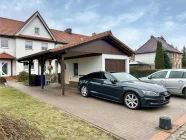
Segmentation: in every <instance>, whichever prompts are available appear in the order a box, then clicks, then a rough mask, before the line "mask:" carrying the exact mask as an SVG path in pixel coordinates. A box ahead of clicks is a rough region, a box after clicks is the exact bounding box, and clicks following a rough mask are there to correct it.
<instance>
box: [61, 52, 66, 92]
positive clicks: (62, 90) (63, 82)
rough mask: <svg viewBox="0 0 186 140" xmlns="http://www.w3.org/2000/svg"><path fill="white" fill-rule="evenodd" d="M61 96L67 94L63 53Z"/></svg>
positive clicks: (62, 56)
mask: <svg viewBox="0 0 186 140" xmlns="http://www.w3.org/2000/svg"><path fill="white" fill-rule="evenodd" d="M60 63H61V96H63V95H65V63H64V54H62V55H61V61H60Z"/></svg>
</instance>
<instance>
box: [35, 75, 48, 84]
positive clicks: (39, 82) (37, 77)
mask: <svg viewBox="0 0 186 140" xmlns="http://www.w3.org/2000/svg"><path fill="white" fill-rule="evenodd" d="M43 77H44V78H43V80H44V81H43V83H44V84H43V85H44V86H45V85H46V76H45V75H44V76H43ZM36 81H37V86H41V75H37V76H36Z"/></svg>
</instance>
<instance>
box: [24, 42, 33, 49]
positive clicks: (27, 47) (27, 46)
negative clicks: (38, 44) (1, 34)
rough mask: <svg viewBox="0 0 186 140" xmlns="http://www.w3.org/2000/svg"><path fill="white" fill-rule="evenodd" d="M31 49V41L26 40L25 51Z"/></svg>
mask: <svg viewBox="0 0 186 140" xmlns="http://www.w3.org/2000/svg"><path fill="white" fill-rule="evenodd" d="M29 43H30V44H29ZM32 49H33V41H30V40H26V41H25V50H32Z"/></svg>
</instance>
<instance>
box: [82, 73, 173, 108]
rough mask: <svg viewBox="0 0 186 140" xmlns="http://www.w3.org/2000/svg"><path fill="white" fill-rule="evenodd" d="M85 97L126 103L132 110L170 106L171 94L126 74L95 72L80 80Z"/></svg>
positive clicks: (160, 87) (161, 87)
mask: <svg viewBox="0 0 186 140" xmlns="http://www.w3.org/2000/svg"><path fill="white" fill-rule="evenodd" d="M78 89H79V91H80V92H81V95H82V96H83V97H88V96H94V97H99V98H102V99H106V100H111V101H115V102H119V103H124V104H125V105H126V106H127V107H128V108H130V109H138V108H140V107H160V106H162V105H165V104H168V103H169V100H170V94H169V93H168V92H167V89H166V88H164V87H163V86H160V85H157V84H151V83H145V82H141V81H139V80H138V79H137V78H135V77H133V76H132V75H130V74H128V73H124V72H112V73H110V72H104V71H99V72H94V73H90V74H88V75H86V76H83V77H81V78H80V79H79V82H78Z"/></svg>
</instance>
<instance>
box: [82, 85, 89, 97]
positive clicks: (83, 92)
mask: <svg viewBox="0 0 186 140" xmlns="http://www.w3.org/2000/svg"><path fill="white" fill-rule="evenodd" d="M81 95H82V96H83V97H88V89H87V87H86V86H85V85H83V86H82V87H81Z"/></svg>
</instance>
